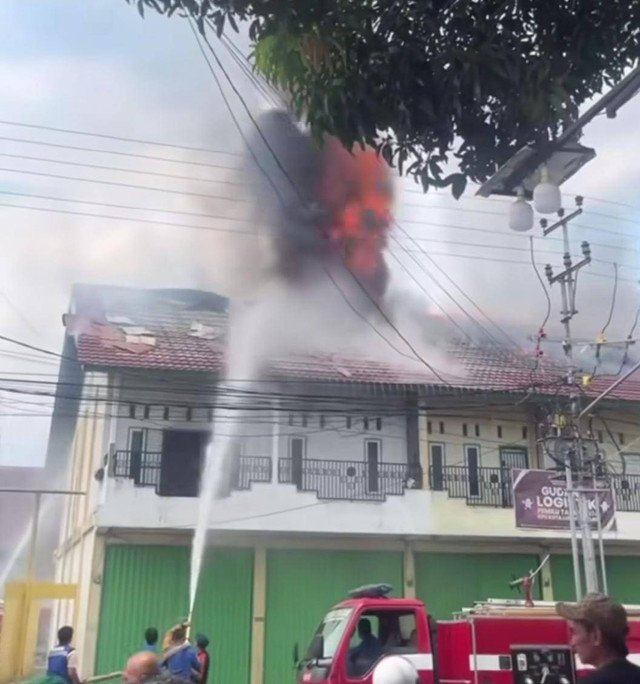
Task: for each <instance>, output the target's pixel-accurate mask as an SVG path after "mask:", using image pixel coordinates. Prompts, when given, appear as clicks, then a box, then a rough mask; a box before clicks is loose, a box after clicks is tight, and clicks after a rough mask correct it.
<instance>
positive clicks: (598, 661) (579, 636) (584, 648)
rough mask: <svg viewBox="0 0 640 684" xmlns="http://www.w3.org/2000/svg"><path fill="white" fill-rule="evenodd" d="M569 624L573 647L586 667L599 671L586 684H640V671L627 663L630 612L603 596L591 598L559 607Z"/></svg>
mask: <svg viewBox="0 0 640 684" xmlns="http://www.w3.org/2000/svg"><path fill="white" fill-rule="evenodd" d="M556 611H557V613H558V615H561V616H562V617H563V618H566V619H567V620H569V623H570V628H571V638H570V641H569V643H570V645H571V648H572V649H573V651H574V653H575V654H576V655H577V656H578V658H580V660H581V661H582V663H584V664H585V665H592V666H593V667H595V668H596V670H595V672H592V673H590V674H588V675H586V676H585V677H583V678H582V680H581V681H582V682H585V683H586V684H640V667H638V666H637V665H634V664H633V663H630V662H629V661H628V660H627V655H628V654H629V649H628V648H627V643H626V639H627V633H628V632H629V626H628V624H627V611H626V610H625V609H624V607H623V606H622V605H620V604H619V603H616V602H615V601H612V600H611V599H610V598H608V597H607V596H604V595H603V594H588V595H587V596H585V597H584V598H583V599H582V601H580V602H579V603H574V604H572V603H558V604H557V606H556Z"/></svg>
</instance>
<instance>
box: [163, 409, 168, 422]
mask: <svg viewBox="0 0 640 684" xmlns="http://www.w3.org/2000/svg"><path fill="white" fill-rule="evenodd" d="M162 420H169V407H168V406H165V407H164V410H163V412H162Z"/></svg>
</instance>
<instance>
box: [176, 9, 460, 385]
mask: <svg viewBox="0 0 640 684" xmlns="http://www.w3.org/2000/svg"><path fill="white" fill-rule="evenodd" d="M189 27H190V28H191V31H192V33H193V34H194V37H195V39H196V41H197V43H198V47H199V48H200V50H201V52H202V54H203V56H204V57H205V60H206V62H207V65H208V66H209V70H210V71H211V73H212V75H213V76H214V78H215V81H216V84H217V85H218V88H219V90H220V92H221V93H222V95H223V98H224V99H225V103H227V107H228V109H229V112H230V114H231V116H232V119H233V121H234V123H235V125H236V127H237V128H238V130H239V132H240V134H241V135H242V137H243V139H244V140H245V142H246V138H245V136H244V133H243V132H242V130H241V127H240V124H239V122H238V120H237V118H236V117H235V114H234V113H233V111H232V110H231V107H230V106H229V104H228V101H227V99H226V97H225V95H224V90H223V89H222V86H221V84H220V81H219V79H218V77H217V74H216V73H215V70H214V69H213V66H212V64H211V63H210V62H209V60H208V59H207V57H206V54H205V53H204V49H203V48H202V44H201V43H200V39H199V37H198V34H197V32H196V30H195V28H194V27H193V23H192V21H191V19H190V18H189ZM202 38H203V40H204V42H205V44H206V45H207V46H208V48H209V50H210V51H211V53H212V55H213V57H214V59H215V61H216V64H217V65H218V68H219V69H220V70H221V71H222V73H223V74H224V76H225V77H226V79H227V81H228V82H229V85H230V86H231V89H232V90H233V92H234V93H235V94H236V96H237V97H238V99H239V100H240V102H241V104H242V106H243V108H244V110H245V111H246V113H247V115H248V116H249V118H250V120H251V122H252V123H253V125H254V126H255V128H256V130H257V132H258V134H259V136H260V138H261V139H262V141H263V142H264V144H265V146H266V147H267V149H268V150H269V152H270V153H271V155H272V157H273V159H274V160H275V162H276V165H277V166H278V168H279V169H280V171H281V172H282V173H283V174H284V176H285V177H286V179H287V180H288V181H289V183H290V185H291V187H292V188H293V190H294V191H295V193H296V195H297V196H298V198H299V200H300V201H301V203H302V204H303V205H306V201H305V199H304V197H303V196H302V195H301V193H300V190H299V189H298V187H297V185H296V183H295V182H294V181H293V179H292V178H291V176H290V175H289V173H288V172H287V170H286V169H285V167H284V166H283V164H282V162H281V161H280V159H279V158H278V155H277V154H276V153H275V151H274V150H273V148H272V147H271V145H270V144H269V141H268V140H267V138H266V137H265V135H264V133H263V132H262V130H261V129H260V126H259V125H258V122H257V121H256V120H255V118H254V116H253V114H252V113H251V110H250V109H249V107H248V105H247V103H246V102H245V100H244V98H243V97H242V94H241V93H240V91H239V90H238V89H237V87H236V85H235V83H233V80H232V79H231V78H230V76H229V74H228V73H227V71H226V69H225V68H224V65H223V64H222V62H221V61H220V58H219V57H218V55H217V53H216V51H215V50H214V48H213V46H212V45H211V43H210V42H209V41H208V39H207V37H206V36H205V35H204V34H203V36H202ZM247 145H248V147H249V151H250V153H251V154H252V156H253V157H254V159H256V163H258V161H257V158H256V157H255V154H254V153H253V151H252V150H251V147H250V145H249V143H248V142H247ZM260 168H261V169H262V167H260ZM263 173H264V174H265V176H266V177H267V179H268V180H269V182H270V184H271V185H272V187H273V188H274V190H276V192H277V189H276V188H275V185H274V184H273V181H272V180H271V177H270V176H269V175H268V174H267V173H266V171H264V170H263ZM278 197H280V199H281V201H282V197H281V196H280V194H279V193H278ZM344 266H345V269H346V270H347V272H348V273H349V274H350V275H351V277H352V278H353V280H354V281H355V282H356V284H357V285H358V286H359V287H360V289H361V290H362V291H363V292H364V293H365V295H366V296H367V297H368V299H369V300H370V301H371V302H372V304H373V305H374V306H375V307H376V309H377V310H378V311H379V312H380V314H381V315H382V317H383V318H384V319H385V321H386V322H387V324H388V325H389V326H391V328H393V330H394V331H395V332H396V334H397V335H398V336H399V337H400V338H401V339H402V340H403V341H404V342H405V344H406V345H407V346H408V347H409V349H411V351H412V352H413V353H414V354H415V356H416V358H417V359H418V360H420V361H421V362H422V363H423V364H424V365H425V366H426V367H427V368H428V369H429V370H430V371H431V372H432V373H433V374H434V375H435V376H436V377H437V378H438V379H439V380H441V382H443V383H444V384H445V385H448V384H449V383H447V382H446V381H445V380H444V379H443V377H442V376H441V375H440V373H439V372H438V371H437V370H436V369H435V368H434V367H433V366H431V365H430V364H429V363H428V362H427V361H426V360H425V359H424V358H423V357H422V356H421V355H420V354H419V353H418V351H417V350H416V349H415V347H413V345H412V344H411V343H410V342H409V340H407V338H406V337H405V336H404V335H403V334H402V333H401V332H400V330H398V328H397V327H396V326H395V325H393V323H392V322H391V320H390V319H389V317H388V316H387V315H386V313H385V312H384V311H383V309H382V308H381V307H380V305H379V304H378V302H376V301H375V299H374V298H373V297H371V295H370V294H369V292H368V291H367V289H366V288H365V287H364V286H363V285H362V283H360V281H359V280H358V278H357V277H356V275H355V274H354V273H353V272H352V271H351V269H349V268H348V267H347V266H346V264H344Z"/></svg>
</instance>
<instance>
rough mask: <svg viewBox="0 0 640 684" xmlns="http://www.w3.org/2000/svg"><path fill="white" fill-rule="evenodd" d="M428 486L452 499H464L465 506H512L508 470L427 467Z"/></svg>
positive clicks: (511, 491) (497, 468) (498, 468)
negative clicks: (445, 493)
mask: <svg viewBox="0 0 640 684" xmlns="http://www.w3.org/2000/svg"><path fill="white" fill-rule="evenodd" d="M429 486H430V487H431V489H433V490H435V491H441V492H447V493H448V494H449V496H450V497H451V498H452V499H465V500H466V502H467V504H468V505H469V506H494V507H496V508H510V507H511V506H513V490H512V484H511V469H510V468H500V467H493V468H491V467H483V468H468V467H467V466H442V467H440V468H434V466H431V467H430V468H429Z"/></svg>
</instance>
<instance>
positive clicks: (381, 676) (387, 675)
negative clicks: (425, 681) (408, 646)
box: [372, 655, 420, 684]
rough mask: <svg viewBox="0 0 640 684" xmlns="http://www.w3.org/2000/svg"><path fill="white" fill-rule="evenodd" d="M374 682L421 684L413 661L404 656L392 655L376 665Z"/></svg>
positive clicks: (373, 683)
mask: <svg viewBox="0 0 640 684" xmlns="http://www.w3.org/2000/svg"><path fill="white" fill-rule="evenodd" d="M372 684H420V675H419V674H418V670H416V668H415V666H414V665H413V663H411V662H409V661H408V660H407V659H406V658H403V657H402V656H397V655H392V656H387V657H386V658H383V659H382V660H381V661H380V662H379V663H378V664H377V665H376V667H375V669H374V671H373V682H372Z"/></svg>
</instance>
